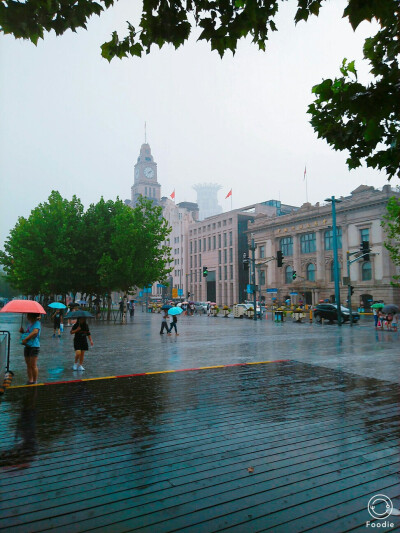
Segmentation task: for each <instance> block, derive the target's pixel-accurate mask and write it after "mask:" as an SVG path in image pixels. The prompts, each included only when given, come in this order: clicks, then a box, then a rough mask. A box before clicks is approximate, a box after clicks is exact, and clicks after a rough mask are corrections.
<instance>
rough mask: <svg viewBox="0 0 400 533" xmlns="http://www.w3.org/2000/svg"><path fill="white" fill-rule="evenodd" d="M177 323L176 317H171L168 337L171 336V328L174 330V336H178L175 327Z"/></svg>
mask: <svg viewBox="0 0 400 533" xmlns="http://www.w3.org/2000/svg"><path fill="white" fill-rule="evenodd" d="M177 323H178V317H177V316H176V315H173V316H171V321H170V326H169V331H168V335H171V331H172V328H174V329H175V335H179V333H178V329H177V327H176V325H177Z"/></svg>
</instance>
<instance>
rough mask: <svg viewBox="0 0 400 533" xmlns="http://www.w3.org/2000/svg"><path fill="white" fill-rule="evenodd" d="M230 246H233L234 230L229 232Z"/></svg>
mask: <svg viewBox="0 0 400 533" xmlns="http://www.w3.org/2000/svg"><path fill="white" fill-rule="evenodd" d="M229 246H232V232H231V231H230V232H229Z"/></svg>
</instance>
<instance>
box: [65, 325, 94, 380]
mask: <svg viewBox="0 0 400 533" xmlns="http://www.w3.org/2000/svg"><path fill="white" fill-rule="evenodd" d="M70 333H71V335H75V337H74V350H75V362H74V364H73V366H72V369H73V370H85V369H84V368H83V358H84V357H85V352H87V350H89V345H88V339H89V341H90V345H91V346H93V341H92V337H91V335H90V331H89V326H88V324H87V323H86V319H85V318H82V317H81V318H78V320H77V321H76V323H75V324H74V325H73V326H72V328H71V331H70Z"/></svg>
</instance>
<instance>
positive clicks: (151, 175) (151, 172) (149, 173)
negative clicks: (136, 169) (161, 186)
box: [143, 167, 154, 178]
mask: <svg viewBox="0 0 400 533" xmlns="http://www.w3.org/2000/svg"><path fill="white" fill-rule="evenodd" d="M143 172H144V175H145V176H146V178H154V170H153V169H152V168H151V167H146V168H145V169H144V171H143Z"/></svg>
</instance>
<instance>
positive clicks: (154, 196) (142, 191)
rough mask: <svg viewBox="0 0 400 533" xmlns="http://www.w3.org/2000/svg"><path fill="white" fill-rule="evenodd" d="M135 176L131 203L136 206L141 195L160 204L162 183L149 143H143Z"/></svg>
mask: <svg viewBox="0 0 400 533" xmlns="http://www.w3.org/2000/svg"><path fill="white" fill-rule="evenodd" d="M134 172H135V178H134V182H133V185H132V187H131V205H132V207H136V204H137V201H138V198H139V196H145V197H146V198H148V199H149V200H152V201H153V203H154V204H156V205H160V198H161V185H160V184H159V183H158V181H157V163H155V162H154V158H153V156H152V155H151V148H150V145H149V144H148V143H144V144H142V146H141V148H140V154H139V157H138V159H137V162H136V165H135V170H134Z"/></svg>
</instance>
